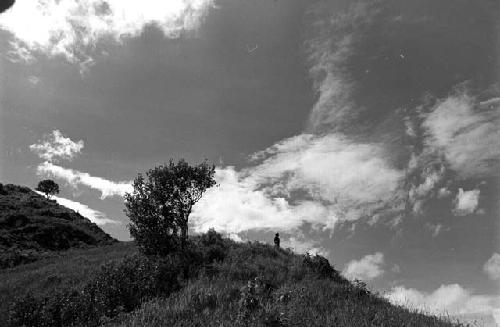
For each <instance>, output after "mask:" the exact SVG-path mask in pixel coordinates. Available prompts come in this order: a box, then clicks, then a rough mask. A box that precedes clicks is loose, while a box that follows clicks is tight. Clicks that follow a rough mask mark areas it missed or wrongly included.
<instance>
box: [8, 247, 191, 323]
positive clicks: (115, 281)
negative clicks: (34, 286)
mask: <svg viewBox="0 0 500 327" xmlns="http://www.w3.org/2000/svg"><path fill="white" fill-rule="evenodd" d="M180 267H181V265H180V264H179V262H177V259H175V258H172V257H167V258H162V259H158V258H147V257H144V256H139V255H135V256H131V257H128V258H126V259H125V260H124V261H123V262H121V263H118V264H116V263H109V264H106V265H104V266H103V267H102V268H101V270H100V272H99V273H97V275H96V276H95V277H94V278H93V279H92V280H91V281H90V282H88V283H87V284H85V285H84V286H83V287H81V288H78V289H71V290H66V291H62V292H58V293H55V294H52V295H50V296H48V297H43V298H35V297H33V295H31V294H28V295H26V296H23V297H21V298H19V299H17V300H16V301H15V302H14V303H13V305H12V306H11V309H10V313H9V323H10V325H11V326H27V327H29V326H33V327H35V326H54V327H57V326H61V327H63V326H73V325H82V326H98V325H100V324H101V323H102V322H103V321H104V320H106V319H107V318H112V317H115V316H116V315H118V314H119V313H121V312H129V311H132V310H133V309H135V308H136V307H137V306H139V305H140V304H141V302H143V301H144V300H146V299H150V298H153V297H157V296H166V295H169V294H170V293H172V292H174V291H176V290H178V289H179V288H180V284H179V281H178V276H179V273H180V271H181V269H180Z"/></svg>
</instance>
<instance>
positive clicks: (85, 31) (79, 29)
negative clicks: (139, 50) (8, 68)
mask: <svg viewBox="0 0 500 327" xmlns="http://www.w3.org/2000/svg"><path fill="white" fill-rule="evenodd" d="M212 6H213V0H169V1H155V0H143V1H140V2H138V1H133V0H84V1H76V0H61V1H56V0H17V1H16V3H15V5H14V6H13V7H12V8H11V9H10V10H9V11H7V12H5V13H4V14H2V16H0V28H2V29H4V30H7V31H9V32H11V33H12V34H13V35H14V37H15V41H13V48H12V51H13V52H14V53H17V54H18V56H17V60H24V59H26V58H33V57H32V56H31V53H33V52H42V53H44V54H46V55H48V56H58V55H61V56H64V57H65V58H66V59H67V60H69V61H71V62H84V61H86V60H88V58H89V55H88V54H87V53H86V52H88V51H87V50H88V49H89V48H92V47H94V46H95V45H96V43H97V42H98V41H99V40H101V39H103V38H104V37H108V38H109V37H111V38H113V39H115V40H116V41H120V40H122V39H123V38H124V37H134V36H137V35H139V34H140V33H141V32H142V30H143V28H144V27H145V26H147V25H155V26H157V27H158V28H160V29H161V30H162V31H163V33H164V34H165V36H166V37H176V36H178V35H179V33H180V32H182V31H191V30H195V29H196V28H197V27H198V26H199V24H200V21H201V20H202V18H203V17H204V16H205V15H206V14H207V12H208V10H209V8H210V7H212ZM26 22H30V24H26ZM33 26H35V27H36V28H33ZM11 56H13V54H11ZM13 58H14V57H13Z"/></svg>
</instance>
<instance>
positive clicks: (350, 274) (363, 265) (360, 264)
mask: <svg viewBox="0 0 500 327" xmlns="http://www.w3.org/2000/svg"><path fill="white" fill-rule="evenodd" d="M383 265H384V254H383V253H382V252H376V253H374V254H369V255H366V256H364V257H363V258H361V259H359V260H351V261H350V262H348V263H347V264H346V267H345V268H344V271H343V272H342V274H343V275H344V276H346V277H347V278H350V279H361V280H364V281H370V280H372V279H375V278H377V277H380V276H382V275H383V274H384V269H383Z"/></svg>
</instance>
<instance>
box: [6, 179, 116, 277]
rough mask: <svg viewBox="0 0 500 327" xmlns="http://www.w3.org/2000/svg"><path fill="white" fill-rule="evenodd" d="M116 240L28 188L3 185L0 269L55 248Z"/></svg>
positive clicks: (52, 250)
mask: <svg viewBox="0 0 500 327" xmlns="http://www.w3.org/2000/svg"><path fill="white" fill-rule="evenodd" d="M114 242H116V240H115V239H113V238H112V237H111V236H109V235H108V234H106V233H105V232H104V231H102V230H101V229H100V228H99V227H98V226H97V225H95V224H94V223H92V222H91V221H90V220H88V219H87V218H85V217H83V216H81V215H80V214H78V213H76V212H74V211H73V210H71V209H68V208H66V207H63V206H61V205H59V204H57V203H56V202H55V201H54V200H48V199H46V198H45V197H43V196H41V195H39V194H37V193H35V192H34V191H32V190H31V189H29V188H27V187H22V186H17V185H12V184H8V185H2V184H0V268H4V267H12V266H15V265H18V264H21V263H27V262H31V261H34V260H36V259H38V258H41V257H48V256H50V255H52V254H53V253H54V252H55V251H61V250H67V249H71V248H82V247H89V246H101V245H109V244H112V243H114Z"/></svg>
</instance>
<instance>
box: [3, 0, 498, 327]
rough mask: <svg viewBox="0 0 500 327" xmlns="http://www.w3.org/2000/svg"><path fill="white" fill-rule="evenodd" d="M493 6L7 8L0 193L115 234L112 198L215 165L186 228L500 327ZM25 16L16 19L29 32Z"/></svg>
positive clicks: (181, 0)
mask: <svg viewBox="0 0 500 327" xmlns="http://www.w3.org/2000/svg"><path fill="white" fill-rule="evenodd" d="M499 14H500V3H498V2H496V1H493V0H477V1H466V0H442V1H433V0H417V1H415V0H376V1H367V0H366V1H362V0H360V1H347V0H328V1H327V0H325V1H313V0H311V1H304V0H288V1H283V0H274V1H270V0H172V1H168V2H161V3H160V2H157V1H152V0H151V1H149V0H148V1H141V2H137V1H129V0H127V1H125V0H80V1H76V0H60V1H55V0H35V1H33V0H17V1H16V2H15V4H14V5H13V7H12V8H10V9H9V10H8V11H6V12H5V13H3V14H0V181H1V182H2V183H15V184H22V185H27V186H31V187H34V186H35V185H36V184H37V182H38V181H39V180H40V179H42V178H52V179H54V180H55V181H56V182H57V183H59V185H60V186H61V193H60V194H59V195H58V197H57V198H56V200H57V201H58V202H59V203H61V204H62V205H65V206H68V207H71V208H74V209H75V210H77V211H79V212H80V213H82V214H84V215H85V216H87V217H88V218H89V219H91V220H92V221H94V222H95V223H97V224H98V225H100V226H101V227H102V228H103V229H104V230H105V231H107V232H109V233H110V234H111V235H112V236H114V237H116V238H118V239H121V240H128V239H129V234H128V230H127V223H128V220H127V217H126V215H125V214H124V212H123V209H124V206H123V195H124V194H125V193H126V192H129V191H130V190H131V181H132V180H133V179H134V178H135V177H136V176H137V174H138V173H140V172H145V171H147V170H148V169H149V168H152V167H154V166H155V165H159V164H162V163H164V162H166V161H168V160H169V159H170V158H173V159H175V160H176V159H180V158H185V159H186V160H188V162H191V163H193V164H195V163H199V162H201V161H203V160H204V159H207V160H208V161H210V162H213V163H214V164H215V165H216V179H217V183H218V186H217V187H214V188H212V189H209V190H208V191H207V192H206V193H205V195H204V197H203V198H202V199H201V200H200V202H199V203H198V204H197V205H196V206H195V208H194V210H193V213H192V215H191V218H190V231H191V232H192V233H199V232H204V231H206V230H208V229H209V228H215V229H216V230H217V231H219V232H223V233H225V234H226V235H228V236H230V237H231V238H233V239H235V240H239V241H248V240H258V241H263V242H269V243H271V242H272V238H273V236H274V233H276V232H279V233H280V235H281V238H282V244H283V246H285V247H290V248H293V249H294V250H295V251H297V252H301V253H303V252H306V251H309V252H311V253H319V254H322V255H324V256H326V257H327V258H328V259H329V260H330V262H331V263H332V264H333V265H334V267H335V268H336V269H338V270H340V271H342V272H343V273H344V274H345V275H346V276H348V277H349V278H352V279H362V280H364V281H366V282H367V283H368V285H369V286H370V287H371V288H372V289H374V290H376V291H378V292H380V293H381V294H382V295H383V296H385V297H387V298H388V299H390V300H391V301H392V302H393V303H398V304H401V305H406V306H408V307H411V308H423V309H425V310H427V311H430V312H436V313H444V312H446V313H449V314H452V315H461V316H463V317H479V316H480V317H482V319H483V318H484V319H486V320H485V322H486V324H487V325H488V326H489V325H491V326H494V322H493V321H494V319H497V321H498V322H499V324H500V288H499V284H500V283H499V281H500V237H499V236H500V207H499V204H498V203H500V201H499V197H500V193H499V186H500V184H499V181H500V176H499V172H500V169H499V168H500V161H499V160H500V143H499V142H498V139H499V136H500V79H499V76H500V61H499V59H500V55H499V53H500V25H499V21H498V17H499ZM26 22H30V24H26Z"/></svg>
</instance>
